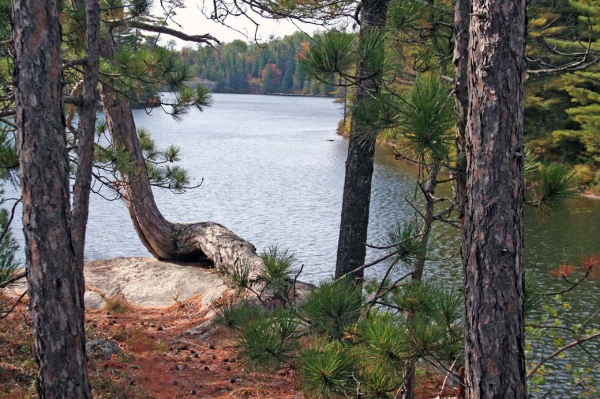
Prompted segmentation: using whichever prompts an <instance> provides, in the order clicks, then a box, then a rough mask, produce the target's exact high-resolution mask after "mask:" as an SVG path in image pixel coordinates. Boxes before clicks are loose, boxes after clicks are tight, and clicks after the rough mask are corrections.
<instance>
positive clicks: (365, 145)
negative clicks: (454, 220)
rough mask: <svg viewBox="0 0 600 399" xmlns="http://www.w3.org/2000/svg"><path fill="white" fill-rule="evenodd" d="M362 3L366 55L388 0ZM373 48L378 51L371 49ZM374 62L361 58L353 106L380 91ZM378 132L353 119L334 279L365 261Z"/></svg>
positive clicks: (357, 275)
mask: <svg viewBox="0 0 600 399" xmlns="http://www.w3.org/2000/svg"><path fill="white" fill-rule="evenodd" d="M361 4H362V10H361V19H360V22H361V24H360V36H359V47H360V48H361V49H360V51H359V53H361V54H365V53H368V51H367V50H366V47H368V45H367V43H369V42H372V39H370V38H369V36H371V37H373V36H374V35H378V34H381V33H383V29H384V27H385V22H386V14H387V6H388V0H365V1H363V2H362V3H361ZM383 40H384V39H383V36H380V37H379V42H378V46H379V47H380V48H379V51H381V52H383V51H384V50H383ZM373 50H375V51H378V50H377V49H371V51H373ZM374 64H375V63H374V62H372V60H366V59H361V60H359V61H358V66H357V76H358V79H359V81H358V82H357V84H356V89H355V95H354V109H356V108H357V107H359V106H360V105H361V103H365V102H367V101H371V100H372V97H373V95H374V94H376V93H378V92H379V87H380V86H381V82H380V80H381V75H382V70H381V68H382V66H379V65H374ZM376 133H377V132H375V133H374V132H372V128H370V129H369V126H364V123H361V121H359V120H358V118H356V117H353V118H352V126H351V127H350V140H349V147H348V158H347V160H346V177H345V181H344V196H343V201H342V220H341V224H340V236H339V241H338V251H337V262H336V266H335V278H340V277H342V276H344V275H346V274H348V273H350V272H351V271H353V270H355V269H356V268H358V267H359V266H361V265H363V264H364V263H365V255H366V244H367V230H368V226H369V207H370V205H371V179H372V177H373V161H374V157H375V142H376V139H377V137H376ZM363 274H364V271H363V270H361V271H360V272H357V273H354V274H353V277H354V278H355V279H361V278H362V277H363Z"/></svg>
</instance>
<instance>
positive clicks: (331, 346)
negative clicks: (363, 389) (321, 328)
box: [299, 341, 357, 398]
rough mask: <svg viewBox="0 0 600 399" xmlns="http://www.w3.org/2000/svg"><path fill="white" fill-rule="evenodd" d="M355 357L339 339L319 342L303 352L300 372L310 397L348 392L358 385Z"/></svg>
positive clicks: (341, 394) (303, 384)
mask: <svg viewBox="0 0 600 399" xmlns="http://www.w3.org/2000/svg"><path fill="white" fill-rule="evenodd" d="M355 363H356V362H355V359H354V357H353V356H352V355H351V354H350V353H349V351H348V350H347V349H346V348H344V346H343V344H342V343H341V342H339V341H333V342H327V343H315V344H313V345H311V346H309V347H307V348H306V349H304V350H302V351H301V352H300V356H299V374H300V375H301V377H302V390H303V391H304V393H305V394H306V396H307V397H310V398H315V397H322V398H335V397H340V396H348V395H349V394H351V393H352V392H353V391H355V389H356V381H355V376H356V374H357V370H356V364H355Z"/></svg>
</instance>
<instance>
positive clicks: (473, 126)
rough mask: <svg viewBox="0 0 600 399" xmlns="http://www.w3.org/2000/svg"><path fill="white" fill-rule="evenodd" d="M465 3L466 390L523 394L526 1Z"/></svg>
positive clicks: (502, 398)
mask: <svg viewBox="0 0 600 399" xmlns="http://www.w3.org/2000/svg"><path fill="white" fill-rule="evenodd" d="M471 12H472V14H471V16H470V21H471V22H470V40H469V71H471V74H470V76H469V103H468V107H469V108H468V109H469V112H468V121H467V128H466V150H467V173H466V176H467V182H466V184H467V185H466V187H467V192H468V194H469V195H468V198H467V201H466V208H465V210H466V212H465V217H464V227H463V240H464V245H465V247H464V254H463V255H464V269H465V310H466V323H465V352H466V364H465V367H466V375H465V382H466V385H467V387H466V389H467V397H469V398H470V399H479V398H490V399H492V398H494V399H512V398H515V399H516V398H518V399H525V398H526V396H527V395H526V379H525V355H524V321H523V200H524V198H523V186H524V184H523V88H524V84H525V70H526V65H525V53H524V51H525V1H524V0H474V1H473V2H472V11H471Z"/></svg>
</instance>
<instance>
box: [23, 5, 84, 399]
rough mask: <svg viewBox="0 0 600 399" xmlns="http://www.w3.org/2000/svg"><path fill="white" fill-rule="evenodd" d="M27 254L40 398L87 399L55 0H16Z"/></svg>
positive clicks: (57, 8)
mask: <svg viewBox="0 0 600 399" xmlns="http://www.w3.org/2000/svg"><path fill="white" fill-rule="evenodd" d="M12 4H13V40H14V50H15V57H16V62H15V78H16V80H17V86H16V120H17V126H18V131H19V162H20V169H21V187H22V195H23V226H24V232H25V243H26V245H25V255H26V262H27V265H28V266H29V271H28V276H27V277H28V282H29V297H30V309H31V317H32V319H33V335H34V340H35V352H36V358H37V362H38V364H39V371H38V392H39V395H40V397H42V398H90V397H91V391H90V385H89V382H88V378H87V373H86V365H85V362H86V356H85V336H84V328H83V317H84V315H83V277H82V275H81V272H80V270H79V268H78V266H77V257H76V254H75V251H74V248H73V242H72V241H71V230H70V223H71V211H70V204H69V163H68V157H67V149H66V137H65V122H64V116H63V109H62V102H63V101H62V100H63V97H62V89H63V87H62V81H63V79H62V65H61V52H60V46H61V29H60V21H59V6H60V1H58V0H14V1H13V2H12Z"/></svg>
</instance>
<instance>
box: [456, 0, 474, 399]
mask: <svg viewBox="0 0 600 399" xmlns="http://www.w3.org/2000/svg"><path fill="white" fill-rule="evenodd" d="M470 8H471V2H470V0H456V3H455V7H454V56H453V62H454V100H455V101H454V103H455V109H456V140H455V145H456V165H455V169H454V170H453V171H452V177H454V178H455V179H456V180H455V183H454V184H453V190H454V199H453V201H454V203H455V206H456V208H457V210H458V217H459V219H460V223H461V227H463V223H464V216H465V202H466V200H467V182H466V171H467V157H466V154H465V151H466V131H465V130H466V126H467V112H468V109H469V74H468V67H469V12H470ZM461 231H462V230H461ZM467 248H468V246H467V245H466V242H465V241H464V240H462V243H461V251H460V253H461V257H462V259H463V261H464V259H466V258H467V253H466V250H467ZM464 373H465V369H464V367H461V368H459V375H460V378H459V381H458V388H457V399H465V396H464V393H465V387H464Z"/></svg>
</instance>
